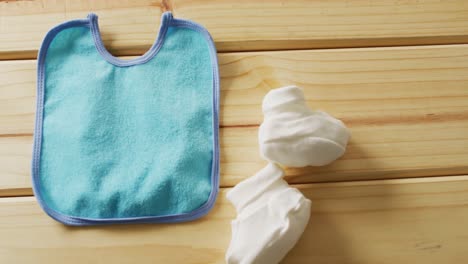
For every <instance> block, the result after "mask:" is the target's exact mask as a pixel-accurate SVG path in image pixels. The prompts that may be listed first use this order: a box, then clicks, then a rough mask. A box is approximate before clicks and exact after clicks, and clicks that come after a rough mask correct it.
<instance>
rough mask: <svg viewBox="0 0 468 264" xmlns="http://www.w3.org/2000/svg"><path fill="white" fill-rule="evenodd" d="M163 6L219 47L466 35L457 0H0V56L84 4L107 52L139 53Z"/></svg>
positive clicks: (403, 41) (20, 49) (460, 38)
mask: <svg viewBox="0 0 468 264" xmlns="http://www.w3.org/2000/svg"><path fill="white" fill-rule="evenodd" d="M167 10H171V11H173V12H174V14H175V15H176V17H181V18H186V19H192V20H194V21H197V22H199V23H201V24H203V25H205V26H206V27H207V28H208V30H209V31H210V32H211V34H212V35H213V37H214V40H215V42H216V46H217V48H218V50H220V51H246V50H279V49H306V48H334V47H367V46H394V45H420V44H454V43H467V42H468V3H467V2H466V1H464V0H451V1H438V0H422V1H387V0H377V1H363V0H357V1H346V0H338V1H307V0H293V1H287V2H284V1H281V0H270V1H250V0H239V1H231V0H221V1H219V0H217V1H215V0H208V1H205V0H196V1H189V0H173V1H171V0H165V1H154V0H140V1H126V0H117V1H84V0H80V1H59V0H42V1H38V0H33V1H1V2H0V18H1V19H0V59H18V58H34V57H35V55H36V52H37V49H38V48H39V45H40V42H41V40H42V39H43V37H44V35H45V33H46V32H47V31H48V30H49V29H50V28H51V27H53V26H55V25H57V24H59V23H61V22H63V21H65V20H69V19H74V18H83V17H85V16H86V14H87V13H88V12H91V11H93V12H96V13H98V15H99V16H100V17H101V20H100V21H101V22H100V23H101V26H102V30H103V38H104V42H105V43H106V46H107V47H108V48H109V49H110V50H111V52H112V53H114V54H116V55H130V54H131V55H136V54H142V53H144V52H145V51H146V50H147V49H149V47H150V46H151V44H152V43H153V41H154V39H155V36H156V34H157V31H158V27H159V17H160V15H161V13H162V12H163V11H167Z"/></svg>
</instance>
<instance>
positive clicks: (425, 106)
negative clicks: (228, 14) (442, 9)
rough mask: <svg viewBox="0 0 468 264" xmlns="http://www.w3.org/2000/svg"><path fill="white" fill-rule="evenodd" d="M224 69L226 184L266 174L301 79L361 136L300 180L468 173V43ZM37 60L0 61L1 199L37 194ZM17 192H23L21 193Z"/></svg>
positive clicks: (309, 55)
mask: <svg viewBox="0 0 468 264" xmlns="http://www.w3.org/2000/svg"><path fill="white" fill-rule="evenodd" d="M219 57H220V71H221V86H222V99H221V124H222V127H223V128H222V129H221V147H222V149H221V162H222V164H221V174H222V177H221V185H222V186H233V185H235V184H236V183H238V182H239V181H241V180H243V179H245V178H247V177H249V176H250V175H252V174H254V173H255V172H256V171H258V170H259V169H260V168H261V167H262V166H263V165H264V164H265V162H264V161H263V160H262V159H261V158H260V157H259V155H258V143H257V129H258V127H257V126H258V124H259V123H260V122H261V120H262V113H261V101H262V98H263V96H264V95H265V94H266V93H267V92H268V90H270V89H273V88H276V87H279V86H281V85H286V84H290V83H296V84H298V85H300V86H302V87H304V90H305V94H306V97H307V99H308V103H309V105H310V106H311V107H313V108H319V109H322V110H325V111H327V112H329V113H331V114H332V115H335V116H336V117H338V118H340V119H342V120H343V121H344V122H345V123H346V124H347V125H348V126H349V127H350V129H351V133H352V139H351V142H350V145H349V146H348V148H347V152H346V154H345V156H344V157H343V158H342V159H340V160H338V161H337V162H335V163H333V164H331V165H330V166H326V167H321V168H303V169H291V170H288V176H287V180H288V181H289V182H291V183H309V182H323V181H343V180H362V179H383V178H395V177H418V176H432V175H459V174H466V173H468V162H467V160H468V88H467V87H468V45H453V46H427V47H403V48H367V49H342V50H320V51H288V52H253V53H232V54H231V53H227V54H221V55H220V56H219ZM35 63H36V62H35V61H29V60H25V61H4V62H0V79H2V80H6V81H5V82H3V83H2V84H0V88H1V90H0V91H1V92H0V102H2V104H0V120H1V121H2V122H0V136H1V137H0V142H3V144H0V156H1V157H3V158H1V159H0V164H1V166H0V174H1V175H2V177H1V178H0V196H2V195H4V196H5V195H8V196H10V195H12V194H14V193H15V192H16V191H18V193H22V194H24V193H25V191H26V194H27V193H28V191H27V190H28V189H29V193H31V191H30V187H31V185H30V180H29V178H30V160H31V149H32V146H31V144H32V138H31V135H32V133H33V124H34V105H35V74H36V72H35V67H36V66H35ZM12 189H15V190H16V191H15V190H12Z"/></svg>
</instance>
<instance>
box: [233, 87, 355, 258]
mask: <svg viewBox="0 0 468 264" xmlns="http://www.w3.org/2000/svg"><path fill="white" fill-rule="evenodd" d="M262 110H263V114H264V121H263V123H262V124H261V125H260V129H259V135H258V138H259V142H260V153H261V156H262V157H263V158H264V159H266V160H268V161H269V162H270V163H269V164H268V165H267V166H266V167H265V168H263V169H262V170H260V171H259V172H258V173H256V174H255V175H254V176H252V177H250V178H248V179H246V180H244V181H243V182H241V183H239V184H238V185H236V186H235V187H234V188H233V189H232V190H230V191H229V192H228V193H227V199H228V200H229V201H230V202H231V203H232V204H233V205H234V207H235V208H236V211H237V218H236V219H235V220H233V221H232V239H231V243H230V245H229V248H228V250H227V252H226V262H227V263H228V264H251V263H255V264H264V263H265V264H272V263H273V264H274V263H278V262H280V261H281V260H282V259H283V258H284V256H285V255H286V254H287V253H288V252H289V251H290V250H291V249H292V248H293V247H294V245H295V244H296V242H297V241H298V240H299V238H300V236H301V235H302V233H303V232H304V229H305V228H306V226H307V223H308V222H309V218H310V208H311V201H310V200H309V199H307V198H306V197H304V195H303V194H302V193H301V192H300V191H299V190H297V189H296V188H292V187H290V186H289V185H288V183H287V182H286V181H285V180H283V176H284V171H283V169H282V168H281V167H279V166H278V164H279V165H283V166H287V167H305V166H323V165H326V164H329V163H331V162H333V161H334V160H336V159H338V158H339V157H340V156H341V155H343V153H344V152H345V149H346V145H347V143H348V140H349V137H350V134H349V131H348V129H347V128H346V126H345V125H344V124H343V122H341V121H340V120H338V119H336V118H334V117H332V116H330V115H328V114H327V113H324V112H321V111H313V110H311V109H310V108H308V106H307V104H306V101H305V98H304V93H303V91H302V89H300V88H298V87H296V86H287V87H283V88H278V89H275V90H272V91H270V92H269V93H268V94H267V95H266V96H265V98H264V100H263V105H262Z"/></svg>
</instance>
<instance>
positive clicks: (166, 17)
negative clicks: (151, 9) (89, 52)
mask: <svg viewBox="0 0 468 264" xmlns="http://www.w3.org/2000/svg"><path fill="white" fill-rule="evenodd" d="M172 19H173V17H172V13H171V12H164V13H163V14H162V17H161V25H160V28H159V32H158V36H157V38H156V39H155V41H154V42H153V45H152V46H151V48H150V49H149V50H148V51H146V52H145V54H143V55H141V56H139V57H137V58H134V59H129V60H123V59H120V58H118V57H115V56H114V55H112V54H111V53H110V52H109V51H108V50H107V49H106V47H105V46H104V43H103V41H102V37H101V31H100V30H99V23H98V16H97V15H96V14H94V13H90V14H89V15H88V20H89V26H90V29H91V33H92V35H93V40H94V46H95V48H96V50H97V51H98V52H99V54H100V55H101V57H102V58H103V59H104V60H106V61H107V62H109V63H111V64H113V65H115V66H118V67H128V66H134V65H139V64H144V63H146V62H148V61H150V60H151V59H152V58H153V57H154V56H155V55H156V54H157V53H158V51H159V50H160V49H161V47H162V44H163V43H164V38H165V36H166V32H167V29H168V27H169V24H170V23H171V21H172Z"/></svg>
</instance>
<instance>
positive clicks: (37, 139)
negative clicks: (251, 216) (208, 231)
mask: <svg viewBox="0 0 468 264" xmlns="http://www.w3.org/2000/svg"><path fill="white" fill-rule="evenodd" d="M72 27H87V28H90V30H91V33H92V35H93V39H94V43H95V47H96V49H97V50H98V51H99V53H100V54H101V55H102V57H103V59H104V60H106V61H107V62H109V63H111V64H113V65H115V66H118V67H129V66H133V65H139V64H144V63H146V62H148V61H150V60H151V59H152V58H153V57H154V56H155V55H156V54H157V53H158V51H159V50H160V48H161V47H162V45H163V43H164V39H165V36H166V32H167V29H168V28H169V27H180V28H187V29H191V30H194V31H196V32H198V33H200V34H201V35H202V36H203V37H204V38H205V39H206V41H207V44H208V48H209V53H210V57H211V65H212V69H213V87H212V88H213V102H212V109H213V122H212V125H213V159H212V171H211V186H212V189H211V192H210V195H209V198H208V200H207V201H206V203H205V204H203V205H202V206H201V207H199V208H198V209H195V210H194V211H191V212H188V213H182V214H172V215H161V216H142V217H125V218H85V217H75V216H69V215H65V214H62V213H60V212H58V211H56V210H54V209H52V208H50V207H48V206H47V204H46V203H45V202H44V200H43V199H42V194H41V186H40V157H41V144H42V126H43V115H44V86H45V59H46V55H47V50H48V48H49V46H50V43H51V42H52V40H53V39H54V37H55V36H56V35H57V34H58V33H59V32H61V31H62V30H65V29H68V28H72ZM37 66H38V70H37V92H36V97H37V103H36V120H35V131H34V144H33V159H32V166H31V177H32V183H33V184H32V186H33V191H34V194H35V196H36V199H37V201H38V203H39V205H40V206H41V207H42V209H43V210H44V211H45V212H46V213H47V214H48V215H49V216H50V217H52V218H53V219H55V220H57V221H59V222H61V223H64V224H66V225H73V226H86V225H101V224H117V223H174V222H185V221H191V220H195V219H197V218H200V217H202V216H204V215H206V214H207V213H208V212H209V211H210V209H211V208H212V207H213V205H214V202H215V200H216V197H217V194H218V189H219V70H218V59H217V53H216V48H215V45H214V42H213V39H212V38H211V35H210V34H209V32H208V31H207V30H206V29H205V28H204V27H203V26H201V25H199V24H197V23H195V22H192V21H189V20H183V19H175V18H173V16H172V14H171V12H165V13H163V15H162V18H161V26H160V30H159V35H158V37H157V39H156V41H155V42H154V44H153V45H152V46H151V48H150V49H149V50H148V51H147V52H146V53H145V54H144V55H142V56H140V57H137V58H135V59H131V60H122V59H119V58H116V57H114V56H113V55H111V54H110V53H109V52H108V51H107V49H105V47H104V45H103V44H102V39H101V35H100V31H99V27H98V24H97V16H96V15H95V14H89V15H88V18H87V19H76V20H71V21H68V22H65V23H62V24H60V25H58V26H56V27H54V28H52V29H51V30H50V31H49V32H48V33H47V34H46V36H45V38H44V40H43V42H42V45H41V48H40V50H39V54H38V65H37Z"/></svg>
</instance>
